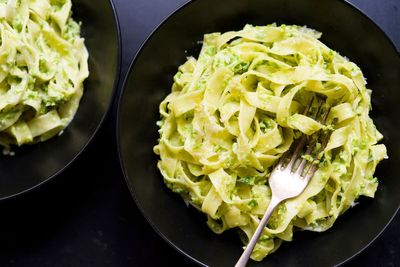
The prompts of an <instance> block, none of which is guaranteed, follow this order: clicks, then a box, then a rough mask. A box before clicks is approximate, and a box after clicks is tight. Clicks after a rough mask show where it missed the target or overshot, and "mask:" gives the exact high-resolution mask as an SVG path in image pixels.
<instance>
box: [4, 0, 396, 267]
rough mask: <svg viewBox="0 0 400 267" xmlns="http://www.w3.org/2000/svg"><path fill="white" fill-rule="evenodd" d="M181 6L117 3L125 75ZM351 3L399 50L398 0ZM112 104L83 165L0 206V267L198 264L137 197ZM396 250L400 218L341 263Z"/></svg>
mask: <svg viewBox="0 0 400 267" xmlns="http://www.w3.org/2000/svg"><path fill="white" fill-rule="evenodd" d="M184 2H186V0H168V1H166V0H114V3H115V7H116V10H117V13H118V17H119V19H120V25H121V37H122V50H123V51H122V68H121V73H122V75H121V76H122V77H123V76H124V75H125V73H126V72H127V69H128V67H129V64H130V62H131V61H132V59H133V57H134V55H135V53H136V52H137V50H138V48H139V47H140V45H141V43H142V42H143V41H144V40H145V38H146V37H147V36H148V35H149V34H150V33H151V32H152V30H153V29H154V28H155V27H156V26H157V25H158V24H159V23H160V22H161V21H162V20H163V19H164V18H165V17H166V16H168V14H170V13H171V12H172V11H173V10H174V9H176V8H177V7H178V6H180V5H181V4H183V3H184ZM351 2H352V3H355V4H356V5H357V6H359V7H361V8H362V9H363V10H364V11H365V12H366V13H367V14H368V15H369V16H371V17H372V18H374V20H375V21H377V22H378V24H379V25H380V26H381V27H382V28H383V29H384V30H385V31H386V32H387V33H388V35H389V36H390V37H391V38H392V40H394V41H395V43H396V44H397V45H398V47H399V48H400V31H399V29H400V20H399V19H398V18H399V8H400V2H399V1H398V0H380V1H376V0H351ZM119 85H120V86H121V81H120V84H119ZM120 86H119V88H120ZM115 107H116V106H115V105H114V106H113V108H112V110H111V111H112V112H110V113H109V116H108V117H107V118H106V120H105V121H104V123H103V125H102V127H101V129H100V130H99V132H98V134H97V135H96V136H95V138H94V139H93V141H92V142H91V143H90V145H89V146H88V147H87V148H86V149H85V151H84V152H83V153H82V155H81V156H80V157H79V160H77V161H75V162H74V163H73V164H71V166H70V167H69V168H68V169H67V170H66V171H64V172H63V173H62V174H60V175H59V176H58V177H57V179H52V180H51V181H50V182H49V183H46V184H45V185H43V186H41V187H39V188H37V189H36V190H33V191H31V192H29V193H28V194H23V195H21V196H19V197H18V198H13V199H9V200H7V201H1V202H0V212H1V215H2V216H1V220H0V240H1V242H0V251H1V252H0V266H7V267H15V266H23V267H25V266H30V267H36V266H38V267H54V266H61V267H64V266H66V267H70V266H73V267H75V266H77V267H79V266H83V267H86V266H96V267H97V266H101V267H102V266H107V267H108V266H110V267H114V266H117V267H119V266H150V267H153V266H154V267H159V266H165V265H166V264H168V266H193V267H194V266H198V265H196V264H194V263H192V262H191V261H190V260H188V259H187V258H186V257H185V256H183V255H182V254H180V253H179V252H177V251H176V250H175V249H173V248H172V247H171V246H170V245H168V244H167V243H166V242H164V240H163V239H162V238H161V237H160V236H159V235H158V234H157V233H156V232H155V231H154V230H153V229H152V228H151V226H150V225H149V224H148V223H147V221H146V220H145V219H144V217H143V216H142V215H141V213H140V211H139V209H138V208H137V206H136V205H135V202H134V201H133V200H132V197H131V195H130V193H129V190H128V188H127V186H126V183H125V180H124V178H123V176H122V173H121V170H120V167H119V162H118V157H117V151H116V142H115V116H116V112H115V111H116V108H115ZM371 216H374V214H371ZM368 222H369V220H367V221H365V222H363V225H364V224H367V223H368ZM360 227H362V225H361V226H360ZM200 249H207V248H200ZM399 251H400V214H398V215H397V216H396V218H395V219H394V221H393V222H392V223H391V225H390V226H389V227H388V229H387V230H386V231H385V232H384V233H383V235H382V236H381V237H379V238H378V239H377V240H376V241H375V242H374V243H373V244H372V245H371V246H370V247H368V248H367V249H366V250H365V251H363V252H362V253H361V254H360V255H359V256H357V257H356V258H355V259H354V260H352V261H351V262H349V263H347V264H345V265H344V266H346V267H353V266H360V267H365V266H400V253H398V252H399ZM215 255H216V257H217V256H218V255H217V254H215ZM266 266H267V265H266ZM312 266H313V265H312ZM318 267H319V266H318Z"/></svg>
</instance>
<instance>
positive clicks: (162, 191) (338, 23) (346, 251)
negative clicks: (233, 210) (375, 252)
mask: <svg viewBox="0 0 400 267" xmlns="http://www.w3.org/2000/svg"><path fill="white" fill-rule="evenodd" d="M272 22H277V23H286V24H298V25H307V26H309V27H311V28H314V29H317V30H319V31H321V32H323V37H322V41H323V42H324V43H325V44H327V45H328V46H329V47H331V48H333V49H335V50H337V51H339V52H340V53H341V54H342V55H345V56H347V57H349V58H350V59H351V60H352V61H354V62H355V63H356V64H358V65H359V66H360V67H361V69H362V70H363V72H364V74H365V76H366V77H367V79H368V83H369V87H370V88H371V89H373V97H372V102H373V112H372V117H373V118H374V120H375V122H376V124H377V126H378V128H379V129H380V130H381V131H382V133H383V134H384V136H385V139H384V142H385V144H386V145H387V147H388V151H389V156H390V159H389V160H386V161H384V162H383V163H382V164H381V165H380V166H379V168H378V171H377V173H376V175H377V176H378V177H379V178H380V186H379V189H378V192H377V193H376V198H375V199H373V200H371V199H362V200H361V204H360V205H358V206H356V207H355V208H352V209H350V210H349V211H347V212H346V213H345V214H344V216H342V217H341V218H339V220H338V221H337V222H336V223H335V225H334V226H333V228H332V229H330V230H329V231H327V232H325V233H310V232H297V233H295V235H294V241H293V242H290V243H286V244H284V245H283V246H282V247H281V248H280V249H279V250H278V251H277V252H276V253H274V254H272V255H270V256H268V257H267V258H266V260H265V261H264V262H262V263H256V262H251V263H250V265H249V266H264V265H265V266H332V265H336V264H340V263H343V262H345V261H347V260H348V259H349V258H351V257H352V256H354V255H356V254H358V253H359V252H360V251H362V250H363V249H364V248H365V247H366V246H368V244H370V243H371V242H372V241H373V240H374V239H375V238H376V237H377V236H379V234H380V233H381V232H382V231H383V229H385V227H386V226H387V225H388V224H389V222H390V221H391V218H393V216H394V215H395V213H396V211H397V209H398V208H399V203H400V194H399V193H398V188H400V179H399V175H400V149H399V148H400V138H399V136H400V127H399V118H400V109H399V107H398V105H399V104H398V103H400V73H399V71H400V59H399V54H398V52H397V51H396V49H395V47H394V46H393V44H392V43H391V42H390V40H389V39H388V38H387V37H386V36H385V34H384V33H383V32H382V31H381V30H380V29H379V28H378V27H377V26H376V25H375V24H374V23H373V22H372V21H371V20H370V19H368V17H366V16H365V15H363V14H362V13H361V12H360V11H358V10H357V9H356V8H354V7H353V6H351V5H350V4H348V3H346V2H344V1H339V0H337V1H336V0H268V1H266V0H251V1H243V0H219V1H215V0H196V1H192V2H191V3H189V4H187V5H185V6H184V7H183V8H181V9H179V10H178V11H177V12H175V13H174V14H173V15H172V16H170V17H169V18H168V19H167V20H166V21H165V22H163V23H162V24H161V25H160V26H159V27H158V29H157V30H156V31H155V32H154V33H153V34H152V35H151V37H150V38H149V39H148V40H147V41H146V43H145V44H144V45H143V47H142V49H141V51H140V52H139V53H138V55H137V56H136V59H135V61H134V62H133V64H132V66H131V69H130V72H129V74H128V76H127V78H126V81H125V87H124V88H125V89H124V90H125V91H124V92H123V94H122V96H121V99H120V107H119V123H118V133H117V134H118V141H119V152H120V158H121V162H122V167H123V169H124V173H125V177H126V180H127V182H128V185H129V188H130V190H131V192H132V195H133V196H134V198H135V200H136V203H137V204H138V206H139V208H140V209H141V211H142V212H143V214H144V216H145V217H146V218H147V220H148V221H149V222H150V224H151V225H152V226H153V227H154V229H155V230H156V231H157V232H158V233H159V234H160V235H161V236H162V237H163V238H164V239H165V240H166V241H168V242H169V243H170V244H171V245H173V246H174V247H175V248H176V249H178V250H179V251H181V252H182V253H184V254H185V255H186V256H188V257H190V258H191V259H193V260H194V261H196V262H198V263H200V264H204V265H210V266H233V265H234V263H235V261H236V260H237V259H238V257H239V256H240V254H241V252H242V248H241V247H242V244H241V243H240V241H239V239H238V238H237V237H236V233H235V231H233V232H231V233H227V234H223V235H221V236H218V235H215V234H214V233H212V232H211V230H209V229H208V227H207V225H206V218H205V216H203V215H202V214H200V213H198V212H197V211H195V210H194V209H193V208H187V207H186V206H185V204H184V203H183V201H182V199H181V198H180V197H179V196H178V195H176V194H174V193H172V192H170V190H168V189H167V188H166V187H165V186H164V184H163V181H162V177H161V175H160V174H159V172H158V169H157V168H156V162H157V157H156V156H155V155H154V154H153V151H152V147H153V146H154V145H155V144H156V142H157V137H158V134H157V127H156V121H157V120H158V118H159V114H158V104H159V103H160V101H161V100H162V99H163V98H164V97H165V96H166V95H167V94H168V92H169V91H170V88H171V84H172V77H173V75H174V74H175V72H176V70H177V67H178V66H179V65H180V64H181V63H183V62H184V61H185V57H186V56H188V55H194V56H197V53H198V51H199V47H200V45H199V44H198V41H200V40H202V37H203V34H204V33H209V32H214V31H222V32H224V31H228V30H238V29H241V28H242V27H243V26H244V25H245V24H246V23H251V24H253V25H263V24H269V23H272ZM185 51H187V53H185Z"/></svg>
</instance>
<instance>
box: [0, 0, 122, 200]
mask: <svg viewBox="0 0 400 267" xmlns="http://www.w3.org/2000/svg"><path fill="white" fill-rule="evenodd" d="M72 2H73V7H72V11H73V17H74V19H75V20H76V21H81V22H82V36H83V37H84V38H85V44H86V46H87V48H88V51H89V71H90V76H89V78H88V79H87V80H86V81H85V84H84V85H85V92H84V95H83V97H82V99H81V103H80V106H79V109H78V111H77V113H76V115H75V118H74V120H73V121H72V122H71V123H70V125H69V126H68V127H67V128H66V129H65V130H64V133H63V134H62V135H61V136H57V137H54V138H52V139H50V140H48V141H46V142H44V143H39V144H35V145H31V146H23V147H21V148H17V149H13V150H14V151H15V152H16V153H15V156H3V155H2V156H0V157H1V158H0V170H1V171H0V172H1V174H0V199H5V198H9V197H12V196H16V195H19V194H20V193H22V192H26V191H29V190H30V189H32V188H35V187H36V186H38V185H40V184H43V183H44V182H46V181H49V180H50V179H51V178H53V177H55V176H57V174H59V173H61V172H62V171H63V170H64V169H65V168H66V167H67V166H68V165H69V164H71V163H72V162H73V161H74V160H75V159H76V158H77V157H78V155H79V154H80V153H81V152H82V151H83V150H84V148H85V147H86V146H87V144H88V143H89V142H90V140H91V139H92V138H93V136H94V135H95V133H96V132H97V130H98V129H99V127H100V125H101V123H102V121H103V119H104V117H105V115H106V113H107V111H108V109H109V106H110V104H111V102H112V99H113V96H114V91H115V90H114V88H115V85H116V84H117V82H118V77H119V64H120V37H119V26H118V22H117V18H116V13H115V10H114V7H113V5H112V3H111V1H109V0H97V1H92V0H76V1H72ZM0 154H1V152H0Z"/></svg>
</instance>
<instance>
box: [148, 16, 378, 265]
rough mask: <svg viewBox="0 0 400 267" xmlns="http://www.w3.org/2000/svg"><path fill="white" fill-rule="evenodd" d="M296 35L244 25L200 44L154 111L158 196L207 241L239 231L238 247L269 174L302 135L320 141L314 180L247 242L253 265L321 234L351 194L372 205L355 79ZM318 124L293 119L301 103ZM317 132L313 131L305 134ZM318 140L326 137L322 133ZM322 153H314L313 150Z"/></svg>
mask: <svg viewBox="0 0 400 267" xmlns="http://www.w3.org/2000/svg"><path fill="white" fill-rule="evenodd" d="M320 36H321V34H320V33H319V32H316V31H314V30H311V29H309V28H306V27H299V26H287V25H281V26H279V27H278V26H276V25H274V24H273V25H268V26H263V27H254V26H251V25H247V26H245V27H244V29H243V30H241V31H237V32H227V33H224V34H220V33H212V34H207V35H205V36H204V41H203V47H202V49H201V52H200V55H199V57H198V59H197V60H196V59H195V58H193V57H190V58H188V60H187V62H186V63H185V64H183V65H182V66H180V67H179V71H178V73H177V74H176V75H175V76H174V84H173V86H172V92H171V93H170V94H169V95H168V96H167V97H166V98H165V100H164V101H162V103H161V104H160V114H161V120H160V121H159V122H158V126H159V127H160V130H159V133H160V139H159V143H158V144H157V145H156V146H155V147H154V151H155V153H156V154H158V155H160V158H161V159H160V161H159V162H158V168H159V169H160V171H161V173H162V175H163V177H164V181H165V183H166V185H167V186H168V187H169V188H170V189H171V190H173V191H174V192H176V193H179V194H180V195H181V196H182V197H183V198H184V199H185V200H186V201H188V202H189V203H191V204H192V205H193V206H194V207H196V208H197V209H198V210H200V211H202V212H204V213H206V214H207V216H208V221H207V223H208V225H209V227H210V228H211V229H212V230H213V231H214V232H216V233H222V232H223V231H225V230H227V229H230V228H235V227H238V228H239V229H241V231H240V233H241V235H240V236H241V238H242V240H243V242H244V243H246V242H248V239H249V238H250V237H251V236H252V235H253V232H254V231H255V229H256V227H257V225H258V223H259V221H260V219H261V217H262V215H263V214H264V212H265V210H266V207H267V206H268V203H269V201H270V197H271V191H270V188H269V186H268V176H269V174H270V172H271V169H272V167H273V165H274V163H275V162H276V160H277V159H279V158H280V157H281V156H282V155H283V153H285V152H286V151H287V150H288V149H289V148H290V146H291V144H292V143H293V142H294V140H295V139H297V138H298V137H299V136H300V135H301V134H305V135H309V136H310V139H312V138H314V137H315V138H316V136H317V135H321V134H324V133H327V132H331V134H330V135H329V136H328V137H329V139H328V140H329V141H328V143H327V145H326V147H324V148H323V151H322V152H314V154H313V155H312V156H311V157H309V158H308V159H309V160H310V161H313V163H314V164H319V169H318V171H317V172H316V173H315V175H314V177H313V178H312V180H311V182H310V184H309V185H308V187H307V188H306V189H305V191H304V192H303V193H302V194H301V195H300V196H298V197H296V198H294V199H290V200H287V201H285V202H284V203H282V204H281V205H280V206H279V207H278V209H277V210H276V211H275V212H274V214H273V215H272V217H271V219H270V221H269V223H268V227H266V228H265V229H264V232H263V234H262V236H261V238H260V240H259V241H258V243H257V245H256V247H255V249H254V251H253V254H252V259H254V260H262V259H263V258H264V257H265V256H267V255H268V254H269V253H272V252H273V251H275V250H276V249H277V248H278V247H279V245H280V244H281V242H282V241H290V240H292V234H293V230H294V229H295V228H300V229H304V230H311V231H324V230H327V229H328V228H330V227H331V226H332V224H333V223H334V222H335V220H336V219H337V217H338V216H339V215H340V214H342V213H343V212H344V211H346V210H347V209H348V208H349V207H351V206H352V205H353V204H354V201H355V200H356V199H357V198H358V197H359V196H361V195H364V196H368V197H374V193H375V191H376V189H377V185H378V180H377V179H376V178H374V177H373V175H374V171H375V167H376V165H377V164H378V162H379V161H380V160H382V159H383V158H385V157H386V148H385V146H384V145H383V144H377V142H378V141H379V140H380V139H381V138H382V135H381V134H380V133H379V132H378V131H377V130H376V128H375V126H374V123H373V121H372V120H371V118H370V117H369V115H368V113H369V110H370V108H371V105H370V94H371V91H370V90H368V89H366V87H365V85H366V82H365V79H364V77H363V74H362V72H361V70H360V69H359V68H358V67H357V66H356V65H355V64H354V63H352V62H350V61H349V60H348V59H346V58H344V57H342V56H340V55H339V54H338V53H337V52H335V51H333V50H331V49H330V48H328V47H327V46H325V45H324V44H323V43H322V42H320V41H319V40H318V39H319V38H320ZM311 101H312V106H311V110H312V111H313V112H310V113H314V114H315V113H316V111H315V110H317V106H319V105H322V107H321V108H320V110H322V112H321V113H318V114H320V115H318V116H319V117H321V116H322V114H325V115H324V116H326V115H327V113H328V112H329V116H328V117H327V121H326V123H325V124H322V123H321V122H320V121H321V119H320V118H319V117H317V118H316V119H313V118H311V116H309V115H303V114H302V113H303V110H304V109H305V106H307V103H311ZM319 130H321V131H322V133H321V132H319V133H316V132H317V131H319ZM326 135H327V134H326ZM318 146H319V147H321V144H320V143H318V144H317V147H318Z"/></svg>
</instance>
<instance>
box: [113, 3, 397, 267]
mask: <svg viewBox="0 0 400 267" xmlns="http://www.w3.org/2000/svg"><path fill="white" fill-rule="evenodd" d="M198 1H201V0H188V1H187V2H185V3H183V4H181V5H179V6H178V7H177V8H176V9H175V10H173V11H172V12H170V13H169V15H167V17H165V18H164V19H162V21H161V22H160V23H158V24H157V25H156V26H155V28H154V29H153V30H152V32H151V33H150V34H149V35H148V36H147V37H146V38H145V40H144V41H143V42H142V44H141V45H140V47H139V49H138V50H137V52H136V53H135V56H134V57H133V60H132V61H131V63H130V65H129V67H128V70H127V72H126V74H125V77H124V79H123V82H122V86H121V90H120V94H119V96H118V99H117V118H116V128H115V135H116V141H117V152H118V159H119V163H120V167H121V170H122V173H123V176H124V179H125V182H126V184H127V186H128V188H129V192H130V194H131V196H132V198H133V200H134V201H135V203H136V206H137V207H138V209H139V210H140V213H141V214H142V216H143V217H144V219H145V220H146V221H147V222H148V223H149V224H150V226H151V228H152V229H153V230H154V231H155V232H156V233H157V234H158V235H159V236H160V237H161V238H162V239H163V240H164V241H165V242H166V243H167V244H169V245H170V246H171V247H172V248H174V249H175V250H176V251H178V252H179V253H181V254H182V255H184V256H185V257H186V258H188V259H190V260H191V261H192V262H194V263H196V264H198V265H200V266H205V267H207V265H206V264H205V263H203V262H201V261H200V260H198V259H196V258H194V257H193V256H191V255H189V254H188V253H187V252H185V251H184V250H183V249H181V248H180V247H179V246H178V245H176V244H175V243H174V242H173V241H172V240H170V239H169V238H168V237H167V236H165V235H164V233H163V232H162V231H161V230H160V229H158V227H157V225H156V224H155V223H154V222H153V221H152V220H151V219H150V218H149V216H147V215H146V213H145V211H144V209H143V207H142V205H141V203H140V201H139V199H138V198H137V197H136V192H135V188H134V187H133V185H132V184H131V183H130V181H129V178H128V173H127V170H126V168H125V165H126V164H125V163H124V159H123V156H122V148H121V132H122V130H121V106H122V100H123V96H124V95H125V93H126V91H127V88H126V86H127V83H128V80H129V77H130V76H131V74H132V71H133V68H134V66H135V65H136V60H137V59H138V58H139V56H140V55H141V53H142V51H143V50H144V48H145V47H146V45H147V44H148V43H149V41H150V40H151V39H152V38H153V36H154V35H155V34H156V33H157V32H158V31H159V30H160V28H161V27H162V26H163V25H164V24H166V23H167V22H168V21H170V20H171V19H172V18H173V17H174V16H175V15H176V14H177V13H179V12H181V11H182V10H183V9H185V8H187V7H188V6H190V5H191V4H193V3H195V2H198ZM336 1H337V2H340V3H342V4H344V5H346V6H348V7H349V8H350V9H352V10H353V11H354V12H356V13H358V14H360V15H362V16H363V17H365V18H366V19H367V20H369V21H370V22H371V23H372V25H373V27H375V28H376V29H377V30H378V31H379V32H380V33H381V34H382V36H384V37H385V38H386V39H387V41H388V42H389V44H390V45H391V46H392V48H393V49H394V51H396V52H397V55H398V56H400V44H399V48H397V46H396V45H395V43H394V41H393V40H392V39H391V38H390V37H389V35H388V34H386V32H385V31H384V30H383V29H382V28H381V27H380V26H379V25H378V24H377V22H375V20H374V19H373V18H372V17H370V16H369V15H368V14H367V13H366V12H365V11H364V10H362V9H361V8H359V7H357V6H356V5H355V4H353V3H351V2H349V0H343V1H340V0H336ZM398 213H400V203H399V204H398V206H397V208H396V210H395V212H394V213H393V215H392V216H391V217H390V219H389V220H388V221H387V223H386V224H385V226H384V227H383V228H382V229H381V230H380V231H379V233H378V234H377V235H376V236H375V237H374V238H372V239H371V240H370V241H369V242H368V243H367V244H366V245H364V246H363V247H362V248H360V249H359V250H358V251H357V252H356V253H354V254H353V255H352V256H350V257H348V258H347V259H344V260H343V261H341V262H338V263H337V264H335V266H342V265H344V264H346V263H349V262H351V261H352V260H354V259H355V258H356V257H357V256H358V255H360V254H361V253H363V252H364V251H365V250H366V249H367V248H368V247H369V246H371V244H372V243H374V242H375V241H376V240H377V239H378V238H379V237H381V236H382V234H383V233H384V232H385V231H386V229H387V228H388V226H389V225H390V224H391V223H392V221H393V219H394V218H395V217H396V215H397V214H398Z"/></svg>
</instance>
